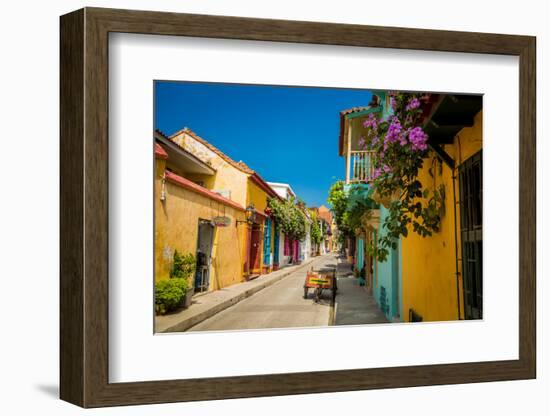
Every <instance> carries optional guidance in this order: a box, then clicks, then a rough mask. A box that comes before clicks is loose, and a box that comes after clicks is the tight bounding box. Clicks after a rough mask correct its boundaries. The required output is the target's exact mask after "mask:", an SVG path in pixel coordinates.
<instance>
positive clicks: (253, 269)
mask: <svg viewBox="0 0 550 416" xmlns="http://www.w3.org/2000/svg"><path fill="white" fill-rule="evenodd" d="M261 241H262V239H261V227H260V225H259V224H253V225H252V228H251V230H250V247H249V253H248V274H249V275H255V274H260V272H261V268H260V253H261V248H262V247H261Z"/></svg>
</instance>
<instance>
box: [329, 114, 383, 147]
mask: <svg viewBox="0 0 550 416" xmlns="http://www.w3.org/2000/svg"><path fill="white" fill-rule="evenodd" d="M382 111H383V108H382V106H381V105H375V106H368V107H357V108H355V109H350V110H345V111H342V112H341V113H340V136H339V139H338V154H339V155H340V156H344V155H345V154H346V148H347V144H348V140H350V137H348V136H349V131H350V129H349V127H350V125H351V150H352V151H355V150H363V149H362V148H360V146H359V138H360V137H361V136H364V135H365V134H366V131H365V128H364V127H363V123H364V122H365V120H366V119H367V117H368V116H369V114H372V113H380V114H381V113H382Z"/></svg>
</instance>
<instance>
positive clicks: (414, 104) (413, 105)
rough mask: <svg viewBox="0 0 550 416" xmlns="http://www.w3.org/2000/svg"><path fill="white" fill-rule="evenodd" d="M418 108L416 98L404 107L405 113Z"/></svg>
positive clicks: (418, 104)
mask: <svg viewBox="0 0 550 416" xmlns="http://www.w3.org/2000/svg"><path fill="white" fill-rule="evenodd" d="M418 107H420V101H419V100H418V98H412V99H411V100H410V101H409V103H408V104H407V106H406V107H405V111H411V110H416V109H417V108H418Z"/></svg>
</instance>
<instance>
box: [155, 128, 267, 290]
mask: <svg viewBox="0 0 550 416" xmlns="http://www.w3.org/2000/svg"><path fill="white" fill-rule="evenodd" d="M170 140H171V141H173V142H174V143H176V144H177V145H178V146H179V147H181V148H182V149H183V150H184V151H185V152H187V153H188V154H191V155H193V156H194V157H196V158H197V159H198V160H200V161H201V162H202V163H204V164H206V165H208V166H210V167H211V168H212V169H213V170H214V171H215V173H214V174H199V173H191V172H187V171H185V169H186V167H185V166H178V164H177V163H174V162H173V161H171V160H170V159H168V160H167V161H166V160H163V159H162V158H158V159H156V163H157V167H156V169H157V175H156V181H155V210H156V212H155V267H156V269H155V276H156V277H155V278H156V279H157V280H160V279H167V278H169V276H170V268H171V265H172V262H173V253H174V250H178V252H180V253H181V254H188V253H191V254H193V255H196V252H197V244H198V231H199V228H198V225H199V220H201V219H202V220H212V219H213V218H214V217H218V216H225V217H229V218H230V220H231V225H230V226H229V227H215V229H214V241H213V246H212V257H211V259H212V267H211V270H210V285H209V288H208V290H218V289H221V288H224V287H227V286H230V285H232V284H235V283H239V282H242V281H244V280H245V279H246V278H247V276H248V275H249V274H250V273H251V270H250V269H249V265H248V259H249V255H250V253H249V250H250V238H251V229H252V226H251V225H249V224H247V222H246V213H245V208H246V207H247V206H249V205H250V204H254V206H255V209H256V211H257V212H259V213H263V212H264V210H265V208H266V207H267V200H268V198H269V195H268V193H267V192H266V191H265V190H264V189H262V187H260V186H259V185H258V184H257V183H256V182H257V180H256V179H257V178H258V177H257V175H256V174H255V173H254V171H253V170H251V169H250V168H248V166H246V165H245V164H244V163H242V162H239V163H237V162H235V161H233V160H231V159H230V158H229V157H228V156H226V155H225V154H223V153H222V152H221V151H220V150H218V149H216V148H215V147H214V146H212V145H211V144H209V143H207V142H206V141H205V140H204V139H202V138H200V137H198V136H197V135H195V134H194V133H193V132H191V131H190V130H187V129H184V130H182V131H180V132H178V133H176V134H175V135H173V136H172V137H170ZM166 169H168V170H169V171H170V172H171V173H173V174H175V175H178V176H179V177H182V178H184V179H185V180H188V181H190V182H192V183H193V184H197V185H200V186H199V187H198V188H196V187H193V186H191V187H190V186H181V184H177V183H173V181H168V180H166V181H164V185H163V175H165V173H166V172H167V171H166ZM258 180H259V179H258ZM163 186H164V192H165V195H166V198H165V200H164V201H161V189H162V187H163ZM266 186H267V185H266ZM206 190H210V191H213V192H216V193H219V194H220V195H223V196H224V198H225V200H226V202H227V200H228V199H229V200H230V201H232V202H234V203H236V204H237V205H238V207H235V206H234V204H228V203H224V202H223V201H221V202H220V200H219V198H212V195H208V194H207V193H205V192H203V191H206ZM257 218H258V221H257V222H258V225H257V226H255V227H258V226H259V227H261V230H260V231H261V234H260V235H261V238H260V241H259V242H260V244H261V247H260V250H259V256H260V270H259V271H258V273H260V272H263V273H265V272H270V271H271V270H272V264H273V259H271V262H270V264H269V265H264V261H265V260H266V259H264V258H263V254H264V253H263V244H264V240H263V234H264V231H265V229H264V221H263V219H264V217H262V216H261V215H260V214H258V215H257ZM272 227H273V224H272ZM271 247H274V233H273V228H272V232H271Z"/></svg>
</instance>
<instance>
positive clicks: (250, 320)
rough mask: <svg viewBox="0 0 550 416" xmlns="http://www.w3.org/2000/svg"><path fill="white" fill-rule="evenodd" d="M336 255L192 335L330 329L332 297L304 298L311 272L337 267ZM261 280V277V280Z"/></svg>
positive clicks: (213, 319) (196, 328)
mask: <svg viewBox="0 0 550 416" xmlns="http://www.w3.org/2000/svg"><path fill="white" fill-rule="evenodd" d="M336 263H337V259H336V255H334V254H327V255H324V256H320V257H318V258H316V259H315V260H314V261H313V262H311V264H310V265H309V266H308V267H306V268H303V269H300V270H298V271H296V272H294V273H292V274H290V275H289V276H287V277H285V278H284V279H282V280H281V281H279V282H277V283H275V284H274V285H272V286H270V287H267V288H265V289H263V290H261V291H260V292H258V293H256V294H255V295H253V296H251V297H249V298H247V299H245V300H243V301H241V302H239V303H237V304H236V305H235V306H232V307H230V308H227V309H226V310H224V311H222V312H220V313H218V314H216V315H214V316H213V317H211V318H209V319H206V320H205V321H203V322H201V323H199V324H197V325H195V326H194V327H192V328H191V329H190V331H216V330H235V329H258V328H289V327H309V326H327V325H330V322H329V321H330V320H331V317H332V313H331V309H332V306H331V302H330V293H329V292H328V291H326V292H325V293H324V294H323V297H322V299H321V302H319V303H315V302H314V301H313V298H312V294H311V293H310V295H309V296H308V298H307V299H304V298H303V294H304V289H303V285H304V280H305V277H306V273H307V270H308V269H309V268H311V267H313V269H315V270H320V269H324V268H330V269H332V268H334V267H336ZM260 278H261V277H260Z"/></svg>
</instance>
